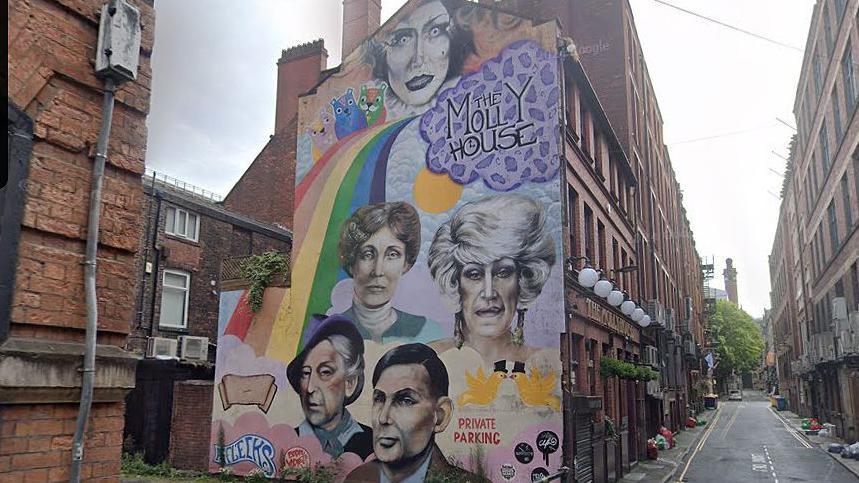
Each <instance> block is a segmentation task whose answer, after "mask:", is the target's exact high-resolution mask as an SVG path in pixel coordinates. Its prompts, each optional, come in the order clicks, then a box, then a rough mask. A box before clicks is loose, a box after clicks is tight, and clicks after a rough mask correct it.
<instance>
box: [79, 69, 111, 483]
mask: <svg viewBox="0 0 859 483" xmlns="http://www.w3.org/2000/svg"><path fill="white" fill-rule="evenodd" d="M115 90H116V82H115V81H114V80H113V79H112V78H110V77H108V78H106V79H105V80H104V100H103V102H102V118H101V132H99V135H98V143H97V145H96V152H95V164H94V165H93V173H92V191H91V192H90V206H89V226H88V228H87V239H86V261H85V262H84V290H85V291H86V315H87V317H86V337H85V341H86V342H85V344H86V347H85V349H84V367H83V381H82V383H81V402H80V409H79V410H78V419H77V424H76V425H75V439H74V444H73V445H72V471H71V477H70V480H71V481H73V482H77V481H80V469H81V461H82V460H83V452H84V432H85V431H86V425H87V420H88V419H89V412H90V408H91V407H92V392H93V378H94V376H95V346H96V335H97V332H98V298H97V296H96V287H95V284H96V254H97V251H98V225H99V215H100V211H101V186H102V182H103V181H104V162H105V159H106V157H107V142H108V139H110V123H111V120H112V118H113V104H114V102H113V101H114V91H115Z"/></svg>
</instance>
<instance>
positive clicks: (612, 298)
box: [606, 289, 623, 307]
mask: <svg viewBox="0 0 859 483" xmlns="http://www.w3.org/2000/svg"><path fill="white" fill-rule="evenodd" d="M606 300H607V301H608V303H609V305H611V306H612V307H617V306H618V305H620V304H622V303H623V292H621V291H620V290H618V289H614V290H612V291H611V292H609V293H608V297H606Z"/></svg>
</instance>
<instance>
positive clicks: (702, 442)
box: [677, 406, 724, 482]
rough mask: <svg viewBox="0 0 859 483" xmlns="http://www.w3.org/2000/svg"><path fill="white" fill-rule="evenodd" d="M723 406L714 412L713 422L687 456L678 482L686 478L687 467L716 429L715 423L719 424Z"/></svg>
mask: <svg viewBox="0 0 859 483" xmlns="http://www.w3.org/2000/svg"><path fill="white" fill-rule="evenodd" d="M723 407H724V406H719V409H717V410H716V417H715V418H713V422H712V423H711V426H710V427H709V428H707V430H706V431H704V436H702V437H701V441H699V442H698V445H697V446H696V447H695V450H694V451H692V454H691V455H689V459H688V460H687V461H686V466H685V467H683V473H680V476H679V477H678V478H677V481H678V482H682V481H683V478H684V477H685V476H686V472H687V471H689V465H691V464H692V460H693V459H694V458H695V455H697V454H698V451H701V448H703V447H704V443H706V442H707V438H709V437H710V433H712V432H713V429H715V427H716V423H718V422H719V418H721V417H722V408H723Z"/></svg>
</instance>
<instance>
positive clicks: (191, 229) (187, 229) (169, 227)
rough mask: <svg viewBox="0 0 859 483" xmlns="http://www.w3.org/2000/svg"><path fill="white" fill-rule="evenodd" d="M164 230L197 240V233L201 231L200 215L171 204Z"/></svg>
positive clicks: (168, 208) (170, 233)
mask: <svg viewBox="0 0 859 483" xmlns="http://www.w3.org/2000/svg"><path fill="white" fill-rule="evenodd" d="M164 232H165V233H167V234H168V235H174V236H178V237H182V238H187V239H189V240H191V241H197V235H198V234H199V232H200V217H199V216H197V215H196V214H195V213H191V212H190V211H186V210H183V209H182V208H175V207H173V206H169V207H167V214H166V216H165V223H164Z"/></svg>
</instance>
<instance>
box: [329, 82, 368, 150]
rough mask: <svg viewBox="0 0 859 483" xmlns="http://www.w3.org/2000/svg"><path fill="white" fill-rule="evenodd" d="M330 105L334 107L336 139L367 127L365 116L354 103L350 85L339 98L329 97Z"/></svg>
mask: <svg viewBox="0 0 859 483" xmlns="http://www.w3.org/2000/svg"><path fill="white" fill-rule="evenodd" d="M331 107H332V108H333V109H334V133H335V134H337V139H343V138H345V137H346V136H348V135H350V134H352V133H353V132H355V131H360V130H361V129H364V128H365V127H367V118H366V117H365V116H364V113H363V112H361V109H359V108H358V105H357V104H356V103H355V96H354V94H353V93H352V88H351V87H350V88H349V89H347V90H346V94H343V95H342V96H340V98H333V99H331Z"/></svg>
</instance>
